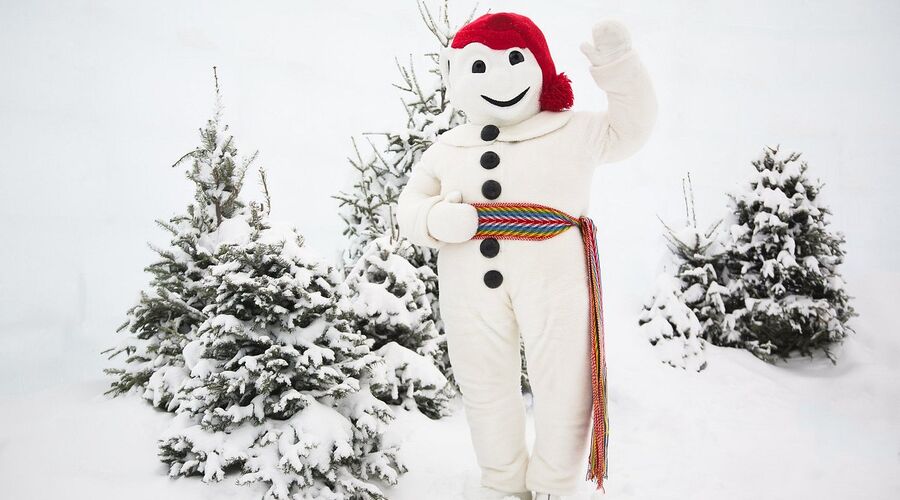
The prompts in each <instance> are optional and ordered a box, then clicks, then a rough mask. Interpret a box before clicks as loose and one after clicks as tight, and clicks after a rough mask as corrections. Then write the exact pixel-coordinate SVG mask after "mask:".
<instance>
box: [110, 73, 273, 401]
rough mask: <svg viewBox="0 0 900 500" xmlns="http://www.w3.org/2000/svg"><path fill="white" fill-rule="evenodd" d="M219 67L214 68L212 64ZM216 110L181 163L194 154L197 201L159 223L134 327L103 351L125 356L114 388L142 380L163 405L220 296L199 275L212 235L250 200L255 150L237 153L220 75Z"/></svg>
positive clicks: (191, 172) (133, 312)
mask: <svg viewBox="0 0 900 500" xmlns="http://www.w3.org/2000/svg"><path fill="white" fill-rule="evenodd" d="M213 71H214V75H215V68H213ZM215 81H216V85H215V89H216V105H215V112H214V114H213V117H212V118H211V119H210V120H209V121H208V122H207V124H206V126H205V127H204V128H202V129H200V146H199V147H198V148H197V149H195V150H193V151H191V152H189V153H187V154H186V155H184V156H183V157H182V158H181V159H180V160H178V161H177V162H176V163H175V165H173V166H179V165H182V164H183V163H184V162H186V161H190V162H191V166H190V168H189V169H188V171H187V178H188V179H190V180H191V182H193V183H194V186H195V194H194V201H193V203H191V204H189V205H188V207H187V210H186V211H185V213H183V214H179V215H176V216H174V217H172V218H171V219H169V220H168V221H164V220H158V221H157V223H158V224H159V225H160V226H161V227H162V228H164V229H165V230H166V231H168V232H169V233H170V234H171V241H170V244H169V246H168V247H164V248H156V247H152V246H151V247H152V248H153V249H154V251H155V252H156V253H157V254H158V256H159V260H158V261H156V262H154V263H153V264H151V265H150V266H148V267H147V268H146V271H147V272H149V273H150V274H151V275H152V279H151V282H150V288H149V290H147V291H142V292H141V295H140V299H139V300H138V303H137V304H136V305H135V306H134V307H132V308H131V309H129V311H128V313H127V314H128V319H127V321H126V322H125V323H124V324H122V326H120V327H119V329H118V331H120V332H121V331H127V332H128V333H129V334H130V335H129V337H128V338H127V339H126V340H125V341H123V342H122V343H121V344H120V345H118V346H116V347H113V348H111V349H108V350H106V351H104V353H106V354H109V356H110V358H114V357H116V356H118V355H120V354H123V355H124V356H125V365H124V366H123V367H117V368H109V369H107V370H105V371H106V373H108V374H110V375H112V376H113V377H114V381H113V382H112V385H111V388H110V390H109V391H108V393H110V394H114V395H119V394H123V393H125V392H128V391H130V390H131V389H132V388H136V387H137V388H142V389H143V394H142V395H143V397H144V398H146V399H147V400H149V401H150V402H152V403H153V405H154V406H157V407H159V408H162V409H168V410H172V409H173V408H174V400H175V398H176V395H177V388H178V387H179V385H180V384H181V382H182V380H183V379H184V378H185V377H186V376H187V371H186V369H185V368H184V359H183V357H182V349H183V348H184V346H185V345H186V344H187V343H188V342H189V341H191V340H192V339H195V338H196V337H197V330H198V328H199V326H200V325H201V324H202V323H203V322H204V321H205V320H206V319H207V317H208V314H207V313H205V312H204V310H205V309H206V306H207V305H208V304H209V303H210V301H211V300H214V297H209V296H206V295H204V290H203V289H202V288H201V287H200V286H199V283H200V282H201V281H202V280H203V278H204V277H205V276H206V275H207V273H208V272H209V271H208V270H209V268H210V266H212V265H214V264H215V263H216V260H215V256H213V255H212V254H211V253H210V251H209V247H208V244H207V243H208V242H207V238H208V236H209V235H210V233H212V232H214V231H216V230H217V229H218V227H219V225H220V224H222V223H223V222H224V221H225V220H227V219H229V218H231V217H233V216H234V215H235V214H236V213H238V212H239V211H241V210H242V209H243V208H244V206H245V205H244V203H243V201H242V200H241V199H240V191H241V187H242V185H243V181H244V175H245V173H246V171H247V169H248V168H249V167H250V165H251V164H252V163H253V161H254V159H255V158H256V153H254V154H252V155H251V156H249V157H248V158H245V159H244V160H240V159H239V158H238V151H237V147H236V146H235V144H234V139H233V137H232V136H231V135H228V126H227V125H223V124H222V123H221V118H222V102H221V93H220V91H219V84H218V78H216V80H215Z"/></svg>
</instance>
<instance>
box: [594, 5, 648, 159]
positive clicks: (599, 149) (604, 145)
mask: <svg viewBox="0 0 900 500" xmlns="http://www.w3.org/2000/svg"><path fill="white" fill-rule="evenodd" d="M581 51H582V52H584V54H585V56H587V58H588V60H589V61H590V62H591V67H590V72H591V76H593V77H594V81H595V82H597V86H598V87H600V88H601V89H602V90H603V91H605V92H606V96H607V101H608V103H609V106H608V109H607V111H606V112H603V113H595V114H594V116H593V117H592V120H591V123H590V125H589V132H588V142H589V144H590V145H591V147H592V149H593V151H594V160H595V162H596V163H606V162H612V161H619V160H623V159H625V158H628V157H629V156H631V155H632V154H634V153H635V152H637V151H638V150H639V149H640V148H641V146H643V145H644V143H645V142H647V139H648V138H649V137H650V132H651V130H653V125H654V124H655V123H656V111H657V103H656V93H655V92H654V90H653V84H652V82H651V81H650V76H649V75H648V74H647V70H646V68H644V65H643V63H642V62H641V60H640V57H638V54H637V52H635V50H634V49H633V48H632V47H631V37H630V35H629V34H628V30H627V29H626V28H625V26H624V25H622V24H621V23H619V22H617V21H604V22H601V23H598V24H597V25H596V26H594V30H593V42H585V43H583V44H582V45H581Z"/></svg>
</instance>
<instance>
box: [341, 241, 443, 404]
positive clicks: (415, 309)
mask: <svg viewBox="0 0 900 500" xmlns="http://www.w3.org/2000/svg"><path fill="white" fill-rule="evenodd" d="M413 252H414V249H413V246H412V245H411V244H410V243H409V242H408V241H406V240H391V239H390V238H389V237H387V236H382V237H380V238H377V239H375V240H372V242H371V243H369V245H368V246H367V247H366V249H365V250H364V251H363V254H362V255H361V256H360V258H359V259H358V260H357V261H356V264H354V266H353V267H352V268H351V269H350V270H349V272H348V273H347V278H346V281H345V282H344V285H345V286H344V288H343V293H344V299H343V301H342V302H343V304H344V307H343V308H344V309H346V310H347V311H349V312H350V313H351V314H350V316H349V318H350V322H351V325H352V326H353V328H354V330H355V331H359V332H360V333H362V334H364V335H365V336H366V337H368V338H369V339H371V340H372V341H373V346H372V348H373V349H375V352H376V354H379V355H380V356H381V358H382V363H381V364H380V365H379V366H378V367H377V369H376V370H375V371H376V372H377V373H378V376H377V377H374V378H375V381H374V383H373V384H372V389H373V392H374V393H375V395H376V396H377V397H378V398H379V399H382V400H383V401H386V402H388V403H390V404H402V405H404V406H406V407H412V406H416V407H418V408H419V409H420V410H421V411H422V412H423V413H424V414H426V415H428V416H429V417H431V418H439V417H441V416H444V415H446V414H447V413H448V412H447V405H448V402H449V399H450V397H451V396H452V395H453V394H454V391H453V388H452V386H451V385H449V382H448V381H447V378H446V377H445V376H444V375H443V374H442V373H441V370H440V369H439V368H438V367H440V366H442V363H443V362H444V356H443V353H444V352H445V345H446V341H445V339H444V338H443V335H441V334H440V333H439V332H438V329H437V328H436V327H435V324H434V312H433V311H432V310H431V302H430V301H429V300H428V297H427V284H426V283H429V282H433V281H435V280H436V279H437V276H436V275H435V274H434V272H433V271H432V270H431V268H429V267H427V266H422V267H419V268H415V267H413V266H412V264H410V262H409V260H407V258H406V257H407V256H409V255H410V254H412V253H413Z"/></svg>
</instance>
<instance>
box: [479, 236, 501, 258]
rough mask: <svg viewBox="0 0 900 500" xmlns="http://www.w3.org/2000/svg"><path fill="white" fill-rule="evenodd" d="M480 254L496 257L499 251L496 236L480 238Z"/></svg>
mask: <svg viewBox="0 0 900 500" xmlns="http://www.w3.org/2000/svg"><path fill="white" fill-rule="evenodd" d="M480 249H481V255H484V256H485V257H487V258H489V259H490V258H492V257H496V256H497V254H498V253H500V242H499V241H497V239H496V238H485V239H483V240H481V247H480Z"/></svg>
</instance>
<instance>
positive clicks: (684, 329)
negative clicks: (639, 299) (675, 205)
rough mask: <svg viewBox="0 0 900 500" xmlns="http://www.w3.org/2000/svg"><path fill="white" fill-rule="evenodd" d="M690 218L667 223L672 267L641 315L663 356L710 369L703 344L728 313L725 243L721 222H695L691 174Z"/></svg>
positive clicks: (687, 190) (686, 183)
mask: <svg viewBox="0 0 900 500" xmlns="http://www.w3.org/2000/svg"><path fill="white" fill-rule="evenodd" d="M682 192H683V193H684V205H685V212H686V222H685V224H684V226H683V227H681V228H679V229H673V228H671V227H670V226H668V225H666V224H665V223H663V226H664V227H665V230H666V233H665V238H666V240H667V242H668V247H669V250H670V251H671V252H672V257H673V260H672V264H671V267H674V272H672V271H667V272H664V273H663V274H661V275H660V276H659V278H658V279H657V282H656V290H655V292H654V294H653V297H652V298H651V299H650V301H649V302H648V303H647V304H646V305H645V306H644V311H643V313H642V314H641V316H640V319H639V320H638V323H639V324H640V325H641V327H642V330H643V331H644V332H645V333H646V334H647V337H648V339H649V340H650V343H651V344H652V345H654V346H656V348H657V349H656V353H657V355H658V356H659V357H660V359H661V360H662V361H663V362H664V363H666V364H668V365H670V366H674V367H679V368H684V369H688V370H692V371H701V370H703V369H704V368H706V361H705V357H704V354H703V349H704V346H705V343H706V341H707V340H708V339H709V336H710V335H714V334H715V333H716V332H718V331H720V329H721V324H722V318H723V316H724V314H725V306H724V303H723V299H722V296H723V293H727V290H726V288H725V287H723V286H722V284H721V283H720V281H719V277H720V274H721V268H722V265H723V263H722V246H721V245H720V243H719V241H718V238H719V237H718V232H717V230H718V228H719V225H720V224H721V221H719V222H716V223H714V224H712V225H711V226H710V227H709V228H708V229H707V230H705V231H704V230H701V229H699V228H698V226H697V214H696V211H695V204H694V192H693V186H692V183H691V178H690V174H688V177H687V179H685V180H683V181H682Z"/></svg>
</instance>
